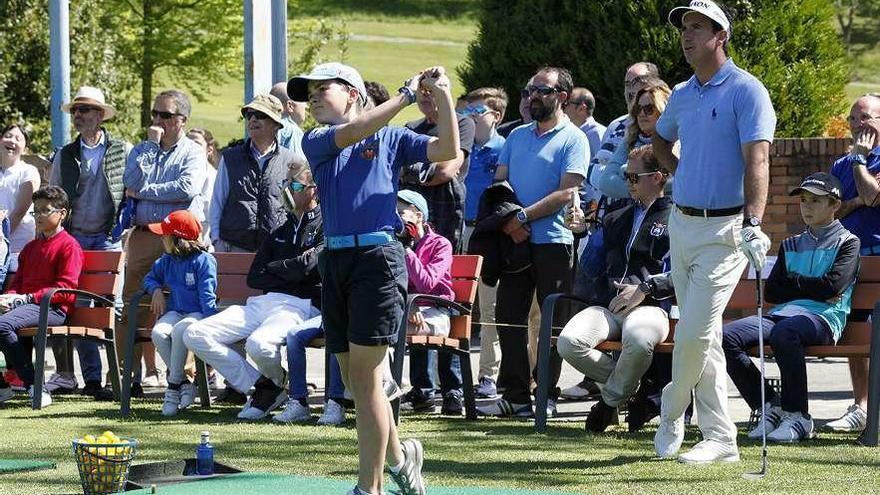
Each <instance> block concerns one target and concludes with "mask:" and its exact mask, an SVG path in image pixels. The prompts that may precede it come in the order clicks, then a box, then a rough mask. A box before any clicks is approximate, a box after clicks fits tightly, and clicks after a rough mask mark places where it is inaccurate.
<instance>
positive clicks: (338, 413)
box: [318, 399, 345, 426]
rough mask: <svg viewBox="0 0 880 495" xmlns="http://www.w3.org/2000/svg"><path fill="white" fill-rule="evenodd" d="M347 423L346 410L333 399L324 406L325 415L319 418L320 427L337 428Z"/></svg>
mask: <svg viewBox="0 0 880 495" xmlns="http://www.w3.org/2000/svg"><path fill="white" fill-rule="evenodd" d="M344 422H345V408H344V407H342V404H340V403H338V402H336V401H335V400H333V399H328V400H327V404H325V405H324V413H323V414H321V417H320V418H318V424H319V425H325V426H337V425H341V424H342V423H344Z"/></svg>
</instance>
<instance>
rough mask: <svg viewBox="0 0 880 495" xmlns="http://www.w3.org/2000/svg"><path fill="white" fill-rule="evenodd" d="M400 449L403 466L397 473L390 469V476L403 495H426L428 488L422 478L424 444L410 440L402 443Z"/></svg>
mask: <svg viewBox="0 0 880 495" xmlns="http://www.w3.org/2000/svg"><path fill="white" fill-rule="evenodd" d="M400 447H401V449H402V450H403V466H402V467H401V468H400V471H398V472H396V473H395V472H394V471H392V470H390V469H389V470H388V474H389V475H390V476H391V479H392V480H394V483H396V484H397V486H398V488H400V493H401V495H425V494H426V493H427V488H426V487H425V480H424V479H423V478H422V464H423V463H424V462H425V451H424V449H423V448H422V443H421V442H419V441H418V440H416V439H414V438H409V439H407V440H404V441H402V442H400Z"/></svg>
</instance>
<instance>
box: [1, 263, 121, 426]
mask: <svg viewBox="0 0 880 495" xmlns="http://www.w3.org/2000/svg"><path fill="white" fill-rule="evenodd" d="M83 254H84V262H83V268H82V273H81V275H80V277H79V285H78V286H77V288H76V289H61V288H54V289H50V290H49V291H48V292H46V293H45V294H43V297H42V299H41V300H40V321H39V324H38V325H37V327H31V328H23V329H21V330H19V331H18V336H19V337H25V338H33V339H34V347H35V348H36V359H35V362H34V390H42V389H43V381H44V379H45V376H44V375H45V366H46V345H47V343H48V340H49V339H52V340H60V339H71V340H89V341H93V342H98V343H100V344H103V345H104V349H106V350H107V362H108V364H109V366H110V373H109V376H110V386H111V387H112V389H113V398H114V400H119V397H120V386H119V367H118V364H117V360H116V344H115V343H114V339H113V336H114V332H115V328H116V310H115V308H114V304H113V303H114V297H115V296H114V294H119V293H120V292H121V291H122V276H121V271H122V267H123V265H124V262H125V255H124V254H123V253H122V252H121V251H84V252H83ZM55 294H75V295H76V296H77V297H78V299H80V300H88V301H90V302H91V303H92V304H91V306H92V307H79V306H74V307H73V308H72V309H71V311H70V313H69V314H68V315H67V321H66V322H65V325H61V326H51V327H50V326H49V325H48V321H49V308H50V301H51V300H52V296H54V295H55ZM41 406H42V397H41V395H40V394H39V393H36V394H34V397H33V400H32V404H31V407H32V408H33V409H40V408H41Z"/></svg>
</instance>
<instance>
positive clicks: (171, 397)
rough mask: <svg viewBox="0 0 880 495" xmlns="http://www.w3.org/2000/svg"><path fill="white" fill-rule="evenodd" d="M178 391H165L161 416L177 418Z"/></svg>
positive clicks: (178, 405)
mask: <svg viewBox="0 0 880 495" xmlns="http://www.w3.org/2000/svg"><path fill="white" fill-rule="evenodd" d="M180 395H181V394H180V390H174V389H170V388H169V389H168V390H166V391H165V402H163V403H162V416H177V412H178V411H179V410H180Z"/></svg>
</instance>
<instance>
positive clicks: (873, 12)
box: [834, 0, 880, 55]
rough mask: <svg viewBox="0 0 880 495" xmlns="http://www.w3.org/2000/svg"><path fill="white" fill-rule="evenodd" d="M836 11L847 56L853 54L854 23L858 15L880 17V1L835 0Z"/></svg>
mask: <svg viewBox="0 0 880 495" xmlns="http://www.w3.org/2000/svg"><path fill="white" fill-rule="evenodd" d="M834 8H835V10H836V13H835V14H836V15H835V17H836V18H837V25H838V26H839V27H840V35H841V37H842V38H843V44H844V46H846V54H847V55H850V54H851V53H852V33H853V21H854V20H855V17H856V15H859V16H863V17H868V18H876V16H877V15H880V1H878V0H834Z"/></svg>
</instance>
